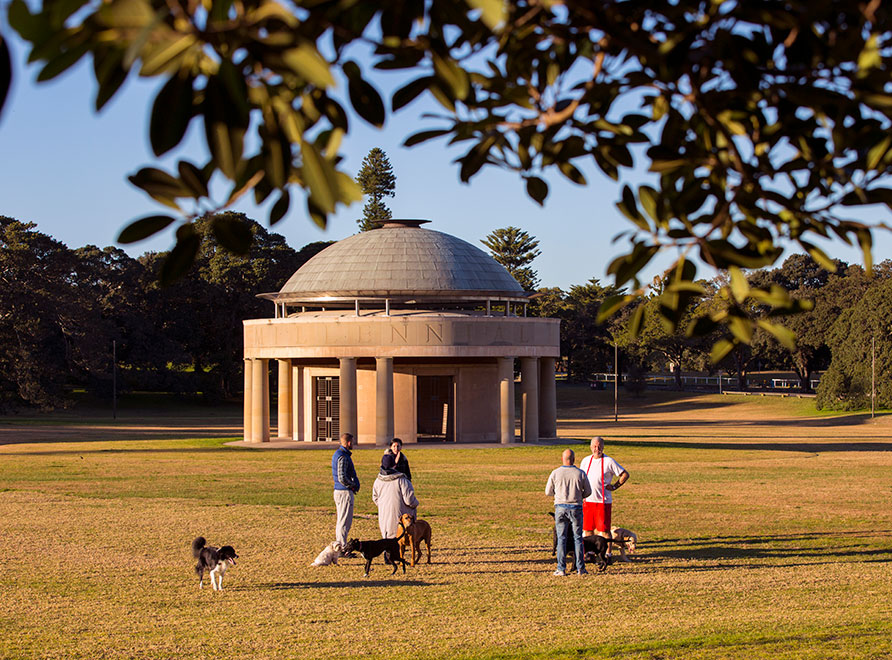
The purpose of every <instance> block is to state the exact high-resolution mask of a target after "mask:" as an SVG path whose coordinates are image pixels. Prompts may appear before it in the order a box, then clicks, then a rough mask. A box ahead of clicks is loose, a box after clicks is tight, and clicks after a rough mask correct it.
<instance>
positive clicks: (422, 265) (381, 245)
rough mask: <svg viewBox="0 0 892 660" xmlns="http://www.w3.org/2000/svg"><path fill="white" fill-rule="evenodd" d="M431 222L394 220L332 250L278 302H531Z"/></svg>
mask: <svg viewBox="0 0 892 660" xmlns="http://www.w3.org/2000/svg"><path fill="white" fill-rule="evenodd" d="M425 222H427V221H426V220H391V221H388V222H387V223H385V224H384V226H382V227H380V228H378V229H374V230H371V231H366V232H361V233H359V234H355V235H353V236H350V237H349V238H345V239H344V240H342V241H338V242H337V243H335V244H334V245H330V246H329V247H327V248H325V249H324V250H323V251H322V252H320V253H319V254H317V255H316V256H314V257H313V258H312V259H310V260H309V261H307V263H305V264H304V265H303V266H301V267H300V268H299V269H298V270H297V271H295V273H294V274H293V275H292V276H291V278H290V279H289V280H288V281H287V282H286V283H285V286H283V287H282V289H281V290H280V291H279V293H278V294H277V295H276V296H275V298H276V299H278V300H309V299H316V298H323V297H324V298H338V297H342V298H351V297H362V298H367V297H390V298H397V297H419V298H437V299H447V298H448V299H453V300H461V299H467V298H477V297H481V298H483V297H487V298H510V299H520V298H527V296H528V294H527V292H525V291H524V290H523V288H522V287H521V286H520V284H518V283H517V280H515V279H514V278H513V277H511V275H510V274H509V273H508V271H507V270H505V268H504V267H503V266H502V265H501V264H499V263H498V262H496V261H495V260H494V259H493V258H492V257H490V256H489V255H488V254H486V253H485V252H484V251H483V250H481V249H479V248H477V247H474V246H473V245H471V244H470V243H468V242H466V241H463V240H461V239H460V238H456V237H455V236H450V235H449V234H444V233H442V232H438V231H431V230H429V229H422V228H421V227H420V226H419V225H421V224H423V223H425Z"/></svg>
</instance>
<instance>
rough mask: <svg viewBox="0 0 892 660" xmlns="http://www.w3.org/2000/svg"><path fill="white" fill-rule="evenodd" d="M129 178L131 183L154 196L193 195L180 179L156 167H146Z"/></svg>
mask: <svg viewBox="0 0 892 660" xmlns="http://www.w3.org/2000/svg"><path fill="white" fill-rule="evenodd" d="M128 178H129V179H130V183H132V184H133V185H134V186H136V187H138V188H142V189H143V190H145V191H146V192H147V193H148V194H150V195H152V196H155V195H157V196H160V197H170V198H175V197H189V196H191V191H190V190H189V189H188V188H187V187H186V186H184V185H183V184H182V182H181V181H180V180H179V179H177V178H176V177H174V176H171V175H170V174H168V173H167V172H164V171H163V170H159V169H157V168H154V167H144V168H142V169H141V170H140V171H139V172H137V173H136V174H134V175H132V176H130V177H128Z"/></svg>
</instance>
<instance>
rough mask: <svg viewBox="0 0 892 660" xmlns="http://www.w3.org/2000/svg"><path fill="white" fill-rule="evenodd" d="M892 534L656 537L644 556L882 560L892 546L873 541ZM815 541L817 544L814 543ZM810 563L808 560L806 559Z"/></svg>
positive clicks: (891, 554)
mask: <svg viewBox="0 0 892 660" xmlns="http://www.w3.org/2000/svg"><path fill="white" fill-rule="evenodd" d="M888 536H892V530H870V531H865V532H827V533H822V532H806V533H802V534H775V535H764V536H719V537H712V538H694V539H690V538H689V539H684V538H683V539H659V540H654V541H651V542H650V543H648V546H647V551H646V552H647V558H648V559H649V560H653V561H658V562H659V561H665V560H679V559H685V560H693V561H721V560H730V561H739V560H758V559H771V560H779V561H780V563H781V564H782V565H799V564H788V563H787V562H785V561H784V560H796V559H799V560H808V559H811V558H814V559H824V560H825V561H823V562H820V561H819V562H817V563H828V564H832V563H846V562H852V561H857V562H886V561H889V560H890V559H892V547H888V548H876V547H871V546H875V545H876V543H877V541H878V540H880V539H882V538H884V537H888ZM816 544H818V545H816ZM809 563H810V562H809Z"/></svg>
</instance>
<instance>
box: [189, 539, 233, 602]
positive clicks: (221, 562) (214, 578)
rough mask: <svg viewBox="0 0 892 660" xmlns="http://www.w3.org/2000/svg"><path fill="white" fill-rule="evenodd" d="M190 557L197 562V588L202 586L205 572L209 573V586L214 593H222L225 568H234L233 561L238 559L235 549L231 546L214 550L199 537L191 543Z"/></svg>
mask: <svg viewBox="0 0 892 660" xmlns="http://www.w3.org/2000/svg"><path fill="white" fill-rule="evenodd" d="M192 556H193V557H195V558H196V559H197V560H198V563H197V564H196V565H195V572H196V573H198V588H199V589H201V588H202V587H203V586H204V572H205V571H207V572H208V573H210V576H211V586H212V587H213V588H214V591H218V590H220V591H222V589H223V576H224V575H225V574H226V568H227V567H228V566H229V565H230V564H232V565H233V566H235V560H236V559H237V558H238V555H237V554H235V548H233V547H232V546H231V545H224V546H223V547H222V548H215V547H214V546H212V545H210V546H209V545H207V541H205V540H204V537H203V536H199V537H198V538H197V539H195V540H194V541H192Z"/></svg>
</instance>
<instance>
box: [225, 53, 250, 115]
mask: <svg viewBox="0 0 892 660" xmlns="http://www.w3.org/2000/svg"><path fill="white" fill-rule="evenodd" d="M217 77H218V78H219V79H220V81H221V82H222V83H223V89H225V90H226V97H227V98H228V99H229V100H230V102H231V103H232V108H233V109H234V110H235V113H236V114H235V117H236V118H237V121H238V124H239V126H247V125H248V122H249V121H250V116H249V113H250V112H251V107H250V105H249V104H248V85H247V84H246V83H245V76H244V75H242V72H241V71H239V70H238V69H237V68H236V66H235V64H233V63H232V62H231V61H230V60H221V61H220V68H219V69H218V70H217Z"/></svg>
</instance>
